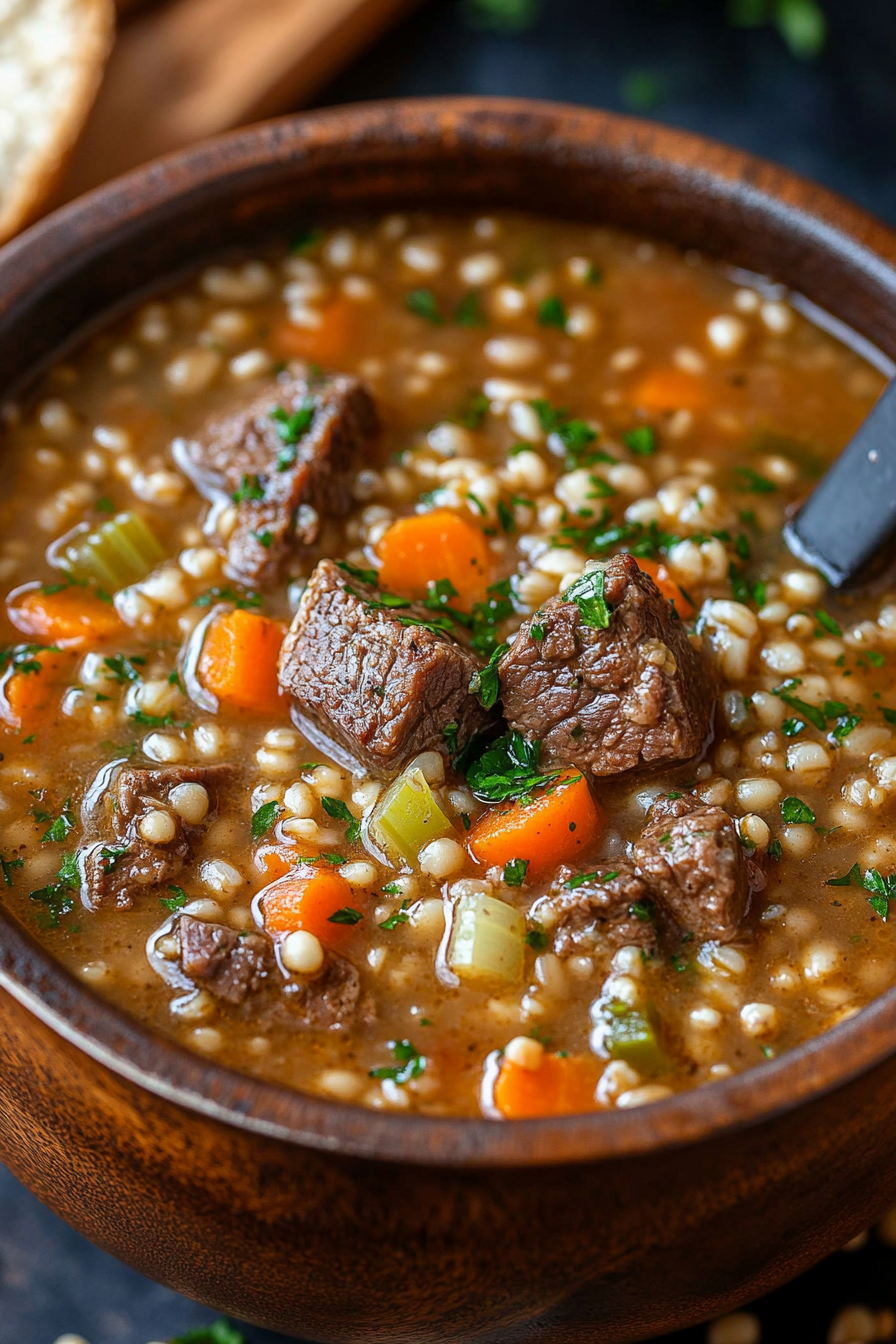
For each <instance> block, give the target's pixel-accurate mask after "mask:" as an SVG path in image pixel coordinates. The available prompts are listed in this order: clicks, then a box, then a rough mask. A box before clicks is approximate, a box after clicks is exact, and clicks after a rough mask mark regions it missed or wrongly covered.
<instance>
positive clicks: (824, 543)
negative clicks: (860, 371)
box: [784, 379, 896, 588]
mask: <svg viewBox="0 0 896 1344" xmlns="http://www.w3.org/2000/svg"><path fill="white" fill-rule="evenodd" d="M784 539H785V541H786V542H787V545H788V546H789V547H790V549H791V551H792V552H793V554H794V555H795V556H797V557H798V559H800V560H802V561H804V562H805V563H806V564H808V565H812V566H813V567H814V568H815V569H817V570H820V571H821V573H822V574H823V575H824V577H825V578H826V579H827V581H828V583H829V584H831V586H832V587H834V588H843V587H846V586H847V585H849V584H851V583H855V582H856V581H857V580H861V579H862V578H863V577H864V576H865V575H866V574H867V573H868V571H869V570H870V569H871V568H872V567H873V566H874V564H875V562H880V561H881V560H886V558H888V557H892V556H893V554H894V552H896V379H894V380H893V382H891V383H890V385H889V387H887V388H886V390H885V391H884V393H883V395H882V396H881V398H880V400H879V401H878V403H877V405H876V406H875V407H874V410H873V411H872V412H871V414H870V415H869V416H868V418H867V420H865V422H864V424H863V425H862V427H861V428H860V430H859V431H858V433H857V434H856V435H855V437H854V438H853V439H852V440H851V441H850V442H849V444H848V445H847V447H846V448H845V449H844V451H843V452H842V453H841V454H840V456H839V457H838V458H837V461H836V462H835V463H834V464H833V466H832V467H831V468H830V470H829V471H827V472H826V473H825V475H824V476H823V477H822V479H821V481H820V482H819V483H818V485H817V486H816V487H815V489H814V490H813V492H812V494H811V495H810V496H809V498H808V499H807V500H806V503H805V504H804V505H803V507H802V508H801V509H800V511H799V513H798V514H797V515H796V517H795V518H793V519H791V521H790V522H789V523H787V525H786V526H785V528H784Z"/></svg>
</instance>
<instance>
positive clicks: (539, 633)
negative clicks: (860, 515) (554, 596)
mask: <svg viewBox="0 0 896 1344" xmlns="http://www.w3.org/2000/svg"><path fill="white" fill-rule="evenodd" d="M544 635H545V630H544V626H543V625H541V624H540V623H539V622H538V621H533V622H532V624H531V625H530V626H529V636H530V638H531V639H534V640H535V643H536V644H540V643H541V642H542V640H543V639H544ZM894 714H896V710H894Z"/></svg>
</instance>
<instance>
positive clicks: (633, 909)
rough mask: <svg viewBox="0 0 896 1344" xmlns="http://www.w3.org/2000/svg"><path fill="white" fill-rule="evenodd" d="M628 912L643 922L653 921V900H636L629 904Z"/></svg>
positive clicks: (649, 922)
mask: <svg viewBox="0 0 896 1344" xmlns="http://www.w3.org/2000/svg"><path fill="white" fill-rule="evenodd" d="M628 912H629V914H630V915H632V916H633V917H634V918H635V919H638V920H640V921H641V923H642V924H651V923H653V902H652V901H635V902H634V903H633V904H632V905H630V906H629V908H628Z"/></svg>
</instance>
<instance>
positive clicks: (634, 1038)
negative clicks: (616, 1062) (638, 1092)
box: [604, 1003, 663, 1074]
mask: <svg viewBox="0 0 896 1344" xmlns="http://www.w3.org/2000/svg"><path fill="white" fill-rule="evenodd" d="M605 1020H606V1023H607V1034H606V1037H605V1041H604V1043H605V1045H606V1047H607V1050H608V1051H609V1053H610V1057H611V1059H623V1060H625V1062H626V1064H631V1066H632V1068H633V1069H637V1070H638V1072H639V1073H647V1074H652V1073H656V1071H657V1069H659V1068H660V1066H661V1065H662V1063H663V1052H662V1050H661V1049H660V1043H659V1041H658V1040H657V1036H656V1032H655V1031H654V1029H653V1027H652V1025H651V1023H650V1021H649V1019H648V1018H647V1017H645V1015H644V1014H643V1013H639V1012H638V1010H637V1009H636V1008H630V1007H629V1005H628V1004H627V1003H611V1004H610V1005H609V1007H608V1008H607V1009H606V1011H605Z"/></svg>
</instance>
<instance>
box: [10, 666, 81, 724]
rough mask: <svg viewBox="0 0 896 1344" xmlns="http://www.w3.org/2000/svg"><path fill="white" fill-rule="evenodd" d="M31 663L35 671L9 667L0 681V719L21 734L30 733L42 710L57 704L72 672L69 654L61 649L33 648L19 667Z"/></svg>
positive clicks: (40, 717) (39, 720) (41, 716)
mask: <svg viewBox="0 0 896 1344" xmlns="http://www.w3.org/2000/svg"><path fill="white" fill-rule="evenodd" d="M31 663H37V664H38V665H39V670H38V668H37V667H34V668H31V669H30V670H22V671H20V670H19V669H18V668H16V667H15V666H12V667H10V668H9V669H8V670H7V672H6V674H5V675H4V677H3V679H2V681H0V719H2V720H3V722H4V723H6V724H7V725H8V726H9V727H10V728H16V729H18V730H20V731H21V732H24V733H31V732H34V730H35V729H36V728H38V727H39V726H40V722H41V719H42V718H43V716H44V715H45V713H46V711H48V710H49V709H51V708H54V707H55V706H56V705H58V703H59V692H60V690H61V689H62V687H63V686H67V685H68V684H69V681H70V678H71V673H72V655H71V654H70V653H66V652H63V651H59V652H56V651H55V650H50V649H37V650H35V651H34V653H33V654H30V655H29V656H28V658H27V660H26V661H25V662H24V663H22V664H20V666H21V667H27V666H28V665H29V664H31Z"/></svg>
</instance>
